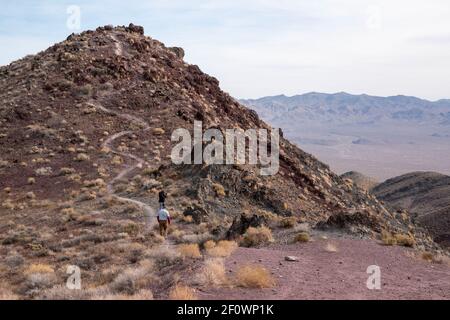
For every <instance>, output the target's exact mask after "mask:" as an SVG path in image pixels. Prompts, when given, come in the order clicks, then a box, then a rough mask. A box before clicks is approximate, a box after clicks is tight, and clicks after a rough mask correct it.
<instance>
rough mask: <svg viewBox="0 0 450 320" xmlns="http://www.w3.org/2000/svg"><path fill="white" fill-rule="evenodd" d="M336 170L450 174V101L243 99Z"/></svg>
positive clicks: (311, 96) (321, 96)
mask: <svg viewBox="0 0 450 320" xmlns="http://www.w3.org/2000/svg"><path fill="white" fill-rule="evenodd" d="M241 102H242V103H243V104H245V105H246V106H248V107H249V108H251V109H253V110H255V111H256V112H257V113H258V114H259V115H260V117H261V118H262V119H263V120H265V121H267V122H269V123H270V124H271V125H272V126H274V127H279V128H282V129H283V132H284V134H285V136H286V137H287V138H289V139H290V140H291V141H293V142H295V143H297V144H298V145H299V146H301V148H302V149H304V150H306V151H307V152H309V153H312V154H314V155H315V156H316V157H318V158H319V159H320V160H322V161H324V162H326V163H328V164H329V165H330V166H331V168H332V169H333V170H334V171H337V172H338V173H341V174H342V173H344V172H347V171H358V172H361V173H363V174H365V175H368V176H372V177H374V178H376V179H378V180H381V181H382V180H385V179H387V178H390V177H393V176H398V175H401V174H405V173H407V172H413V171H437V172H442V173H445V174H450V166H449V165H448V164H447V163H446V162H443V161H441V159H448V158H449V157H450V100H448V99H443V100H439V101H434V102H433V101H428V100H425V99H420V98H416V97H409V96H402V95H398V96H391V97H376V96H369V95H366V94H362V95H352V94H348V93H345V92H339V93H335V94H326V93H317V92H311V93H306V94H302V95H295V96H292V97H288V96H285V95H278V96H269V97H263V98H260V99H247V100H241Z"/></svg>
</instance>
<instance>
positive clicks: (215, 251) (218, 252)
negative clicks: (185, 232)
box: [205, 240, 238, 258]
mask: <svg viewBox="0 0 450 320" xmlns="http://www.w3.org/2000/svg"><path fill="white" fill-rule="evenodd" d="M237 247H238V244H237V243H236V242H235V241H227V240H222V241H219V242H218V243H217V244H216V245H215V246H214V247H212V248H206V247H205V249H206V252H207V253H208V255H210V256H213V257H223V258H225V257H228V256H230V255H231V254H232V253H233V251H234V250H236V248H237Z"/></svg>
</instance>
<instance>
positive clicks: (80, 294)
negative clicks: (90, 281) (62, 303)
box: [38, 285, 93, 301]
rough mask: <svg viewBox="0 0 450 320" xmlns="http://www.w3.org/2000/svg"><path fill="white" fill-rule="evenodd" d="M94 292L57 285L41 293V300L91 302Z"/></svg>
mask: <svg viewBox="0 0 450 320" xmlns="http://www.w3.org/2000/svg"><path fill="white" fill-rule="evenodd" d="M92 294H93V290H70V289H68V288H67V286H65V285H57V286H54V287H52V288H50V289H46V290H43V291H42V292H40V293H39V296H38V299H39V300H52V301H53V300H89V299H90V298H91V295H92Z"/></svg>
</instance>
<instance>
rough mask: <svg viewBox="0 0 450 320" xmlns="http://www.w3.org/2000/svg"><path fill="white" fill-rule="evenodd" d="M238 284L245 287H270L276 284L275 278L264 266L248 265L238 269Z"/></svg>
mask: <svg viewBox="0 0 450 320" xmlns="http://www.w3.org/2000/svg"><path fill="white" fill-rule="evenodd" d="M236 284H237V285H238V286H240V287H245V288H270V287H273V286H274V285H275V279H274V278H273V277H272V276H271V275H270V273H269V272H268V271H267V270H266V269H265V268H264V267H262V266H257V265H246V266H244V267H242V268H240V269H239V270H238V272H237V274H236Z"/></svg>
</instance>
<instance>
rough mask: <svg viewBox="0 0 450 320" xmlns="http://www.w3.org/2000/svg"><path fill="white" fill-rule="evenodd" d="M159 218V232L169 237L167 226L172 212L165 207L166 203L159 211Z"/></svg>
mask: <svg viewBox="0 0 450 320" xmlns="http://www.w3.org/2000/svg"><path fill="white" fill-rule="evenodd" d="M157 219H158V223H159V234H160V235H161V236H163V237H167V228H168V226H169V224H170V214H169V211H167V209H166V208H165V207H164V204H163V205H162V207H161V209H160V210H159V212H158V216H157Z"/></svg>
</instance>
